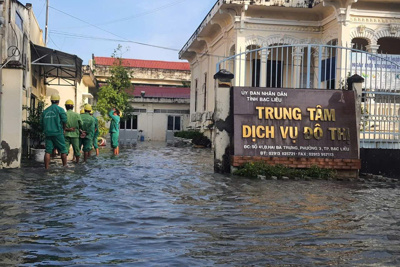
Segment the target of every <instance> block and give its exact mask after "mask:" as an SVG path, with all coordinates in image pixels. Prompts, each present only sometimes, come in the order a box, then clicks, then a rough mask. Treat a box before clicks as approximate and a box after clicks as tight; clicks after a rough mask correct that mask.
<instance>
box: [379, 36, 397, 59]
mask: <svg viewBox="0 0 400 267" xmlns="http://www.w3.org/2000/svg"><path fill="white" fill-rule="evenodd" d="M378 45H379V49H378V53H379V54H381V53H382V54H390V55H400V39H399V38H394V37H383V38H380V39H379V40H378Z"/></svg>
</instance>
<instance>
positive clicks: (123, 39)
mask: <svg viewBox="0 0 400 267" xmlns="http://www.w3.org/2000/svg"><path fill="white" fill-rule="evenodd" d="M49 8H51V9H54V10H56V11H58V12H60V13H62V14H64V15H67V16H69V17H71V18H74V19H76V20H79V21H81V22H83V23H85V24H87V25H90V26H92V27H94V28H96V29H99V30H101V31H103V32H106V33H109V34H111V35H114V36H115V37H118V38H120V39H111V38H100V37H95V36H91V37H88V36H84V35H77V34H71V33H63V32H57V31H51V32H52V33H53V34H59V35H66V36H69V37H78V38H81V39H98V40H99V39H102V40H108V41H115V42H126V43H132V44H137V45H143V46H149V47H154V48H159V49H164V50H170V51H176V52H179V51H180V49H176V48H170V47H164V46H159V45H153V44H147V43H142V42H136V41H132V40H129V39H127V38H125V37H122V36H119V35H117V34H115V33H113V32H110V31H107V30H105V29H103V28H100V27H99V26H97V25H94V24H92V23H90V22H87V21H84V20H83V19H80V18H78V17H76V16H74V15H71V14H68V13H67V12H64V11H62V10H59V9H58V8H55V7H52V6H49ZM202 55H206V56H211V57H217V58H225V56H219V55H212V54H208V53H204V54H202Z"/></svg>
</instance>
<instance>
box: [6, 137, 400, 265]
mask: <svg viewBox="0 0 400 267" xmlns="http://www.w3.org/2000/svg"><path fill="white" fill-rule="evenodd" d="M212 162H213V160H212V152H211V151H210V150H201V149H193V148H174V147H166V146H165V145H163V144H143V143H142V144H139V145H138V147H136V148H133V149H124V150H121V154H120V155H119V156H118V157H113V156H111V153H110V152H109V151H108V150H107V151H103V152H102V153H101V155H100V156H99V157H98V158H93V159H91V160H90V162H89V163H87V164H84V165H83V164H82V165H79V166H75V165H74V164H72V163H71V165H70V166H69V168H67V169H63V168H62V167H60V166H58V165H57V166H56V165H52V166H51V170H50V171H44V169H43V168H42V166H26V167H25V168H23V169H20V170H2V171H0V265H1V266H49V265H52V266H54V265H60V266H68V265H78V266H79V265H81V266H215V265H219V266H260V265H261V266H271V265H272V266H288V265H290V266H310V265H314V266H318V265H320V266H326V265H340V266H365V265H368V266H399V265H400V203H399V199H400V186H398V185H394V184H372V183H365V184H362V183H355V182H337V181H261V180H250V179H244V178H237V177H228V176H222V175H217V174H214V173H213V166H212Z"/></svg>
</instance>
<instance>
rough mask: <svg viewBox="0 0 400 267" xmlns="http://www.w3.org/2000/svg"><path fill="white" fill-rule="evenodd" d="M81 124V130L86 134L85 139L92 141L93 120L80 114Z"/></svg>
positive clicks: (86, 115)
mask: <svg viewBox="0 0 400 267" xmlns="http://www.w3.org/2000/svg"><path fill="white" fill-rule="evenodd" d="M81 119H82V122H83V125H82V130H83V131H85V132H86V137H85V138H86V139H93V136H94V118H93V117H92V116H90V114H88V113H85V114H81Z"/></svg>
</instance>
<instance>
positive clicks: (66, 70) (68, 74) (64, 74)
mask: <svg viewBox="0 0 400 267" xmlns="http://www.w3.org/2000/svg"><path fill="white" fill-rule="evenodd" d="M31 60H32V63H31V65H32V66H40V67H41V68H40V76H41V77H44V78H45V83H46V84H47V85H60V86H63V85H64V86H74V85H76V84H77V83H80V82H81V80H82V59H80V58H79V57H78V56H76V55H71V54H68V53H65V52H62V51H58V50H54V49H51V48H48V47H43V46H39V45H35V44H33V43H31Z"/></svg>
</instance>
